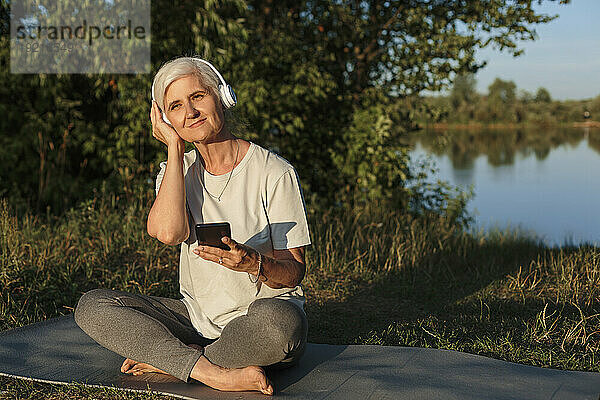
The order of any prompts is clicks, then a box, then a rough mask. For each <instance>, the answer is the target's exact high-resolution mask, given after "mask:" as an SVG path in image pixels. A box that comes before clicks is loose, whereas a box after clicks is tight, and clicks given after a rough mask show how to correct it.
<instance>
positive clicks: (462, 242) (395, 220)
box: [0, 191, 600, 399]
mask: <svg viewBox="0 0 600 400" xmlns="http://www.w3.org/2000/svg"><path fill="white" fill-rule="evenodd" d="M152 196H153V193H152V192H151V191H150V192H148V193H145V194H144V196H143V197H140V198H139V199H137V200H136V201H130V202H128V203H125V202H124V201H122V200H119V199H118V198H115V196H110V195H107V196H104V197H99V198H95V199H92V200H90V201H88V202H85V203H83V204H81V205H80V206H79V207H77V208H76V209H73V210H72V211H71V212H69V213H67V215H65V216H64V217H63V218H60V219H56V220H53V221H50V222H44V221H41V220H40V219H39V218H37V217H35V216H33V215H26V216H23V217H21V218H16V217H15V216H14V213H13V212H12V211H11V210H12V208H11V205H10V204H8V203H7V202H6V201H5V200H2V199H0V227H1V229H2V235H1V236H0V270H1V271H2V274H0V284H1V285H2V287H3V290H2V297H1V300H0V330H6V329H11V328H15V327H18V326H22V325H25V324H29V323H33V322H36V321H40V320H44V319H47V318H51V317H54V316H58V315H65V314H68V313H70V312H72V311H73V307H75V305H76V304H77V300H78V299H79V297H80V296H81V294H82V293H84V292H85V291H88V290H90V289H93V288H96V287H105V288H113V289H121V290H127V291H132V292H139V293H144V294H151V295H158V296H169V297H176V296H177V295H178V283H177V282H178V280H177V276H178V275H177V274H178V270H177V264H178V259H179V252H178V250H179V249H178V247H175V246H166V245H163V244H161V243H159V242H158V241H156V240H155V239H153V238H151V237H149V236H148V235H147V234H146V231H145V218H146V216H147V210H149V205H150V202H151V200H152ZM309 226H310V229H311V238H312V240H313V244H312V246H310V247H309V249H308V251H307V255H306V258H307V265H308V268H307V274H306V277H305V280H304V281H303V287H304V289H305V293H306V297H307V305H306V312H307V315H308V320H309V334H308V339H309V341H311V342H316V343H332V344H380V345H393V346H417V347H434V348H442V349H451V350H459V351H465V352H469V353H473V354H481V355H485V356H488V357H494V358H498V359H502V360H507V361H512V362H518V363H523V364H528V365H536V366H541V367H548V368H559V369H574V370H585V371H600V360H598V358H597V357H596V354H597V352H598V351H599V350H600V333H599V332H598V328H597V327H598V326H599V325H600V317H599V316H600V303H599V300H598V299H600V251H599V249H598V248H595V247H563V248H548V247H545V246H542V245H541V244H539V243H538V242H536V241H535V240H532V239H528V238H525V237H519V236H517V235H515V234H513V233H511V232H502V233H493V234H489V235H483V234H470V233H467V232H465V231H463V230H462V229H460V227H458V226H455V225H452V224H451V223H450V222H449V221H448V220H446V219H445V218H443V217H440V216H422V217H414V216H410V215H407V214H405V213H402V212H399V211H393V210H377V211H373V212H370V213H366V212H355V213H353V214H352V213H346V214H342V215H340V214H336V213H335V212H333V211H328V212H316V211H311V212H309ZM0 385H1V386H2V388H3V392H2V393H0V398H11V399H12V398H32V397H46V398H48V397H53V398H75V399H86V398H90V397H93V398H97V399H113V398H122V399H134V398H135V399H146V398H148V399H149V398H152V399H158V398H162V397H160V396H155V395H140V394H131V393H121V392H113V391H106V390H100V389H92V388H84V387H82V386H64V387H53V386H50V385H43V384H34V383H31V382H21V381H17V380H13V379H9V378H0ZM165 398H166V397H165Z"/></svg>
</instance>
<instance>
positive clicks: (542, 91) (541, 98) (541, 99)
mask: <svg viewBox="0 0 600 400" xmlns="http://www.w3.org/2000/svg"><path fill="white" fill-rule="evenodd" d="M534 101H535V102H536V103H551V102H552V97H551V96H550V92H549V91H548V90H547V89H546V88H543V87H541V88H539V89H538V90H537V92H535V97H534Z"/></svg>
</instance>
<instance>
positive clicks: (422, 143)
mask: <svg viewBox="0 0 600 400" xmlns="http://www.w3.org/2000/svg"><path fill="white" fill-rule="evenodd" d="M411 140H412V141H413V143H412V144H413V146H414V148H413V150H412V152H411V158H412V160H413V161H415V162H417V161H418V160H422V159H423V158H425V157H430V158H431V159H432V160H433V161H434V163H435V165H436V167H437V168H438V169H439V171H438V174H437V175H436V176H435V177H432V179H438V178H439V179H442V180H446V181H448V182H450V183H452V184H454V185H459V186H462V187H464V188H468V187H469V186H470V185H473V186H474V192H475V197H474V199H473V200H472V201H471V203H470V209H471V210H472V211H474V212H475V216H476V220H477V225H478V226H479V227H483V228H489V227H492V226H498V227H500V228H504V227H506V226H510V227H513V228H520V229H522V230H525V231H534V232H535V233H536V234H537V235H538V236H539V237H541V238H543V239H544V240H545V241H546V242H547V243H548V244H552V245H554V244H563V243H565V242H568V243H571V242H573V243H582V242H591V243H595V244H599V243H600V214H599V213H598V212H597V210H598V204H600V185H599V183H600V181H599V179H598V178H599V177H600V130H598V129H595V130H589V129H574V128H562V129H557V128H553V129H538V130H518V129H514V130H482V131H478V132H476V131H456V132H422V133H418V134H415V136H413V137H412V138H411Z"/></svg>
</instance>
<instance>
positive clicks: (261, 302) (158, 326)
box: [75, 289, 307, 394]
mask: <svg viewBox="0 0 600 400" xmlns="http://www.w3.org/2000/svg"><path fill="white" fill-rule="evenodd" d="M75 321H76V322H77V324H78V325H79V326H80V327H81V329H82V330H83V331H84V332H86V333H87V334H88V335H89V336H90V337H91V338H92V339H94V340H95V341H96V342H98V343H99V344H100V345H102V346H104V347H106V348H108V349H110V350H112V351H114V352H115V353H117V354H120V355H122V356H123V357H126V360H125V362H124V363H123V367H122V370H123V371H124V372H136V371H137V372H138V373H141V372H146V371H156V372H163V373H167V374H170V375H173V376H175V377H177V378H179V379H181V380H183V381H185V382H188V381H189V380H190V378H191V379H194V380H198V381H201V382H203V383H205V384H206V385H208V386H211V387H213V388H215V389H219V390H259V391H262V392H263V393H265V394H272V392H273V388H272V386H271V385H270V383H269V381H268V379H267V378H266V375H265V373H264V370H263V369H262V368H261V367H267V366H269V367H274V368H285V367H286V366H289V365H293V364H295V363H296V362H297V361H298V360H299V359H300V357H301V356H302V354H303V353H304V348H305V345H306V333H307V323H306V318H305V316H304V313H303V312H302V311H301V310H299V309H298V308H297V306H295V305H294V304H292V303H290V302H288V301H285V300H281V299H275V298H272V299H258V300H256V301H254V302H253V303H252V304H251V305H250V307H249V309H248V314H247V315H244V316H240V317H238V318H235V319H233V320H232V321H231V322H230V323H229V324H227V326H225V328H224V329H223V332H222V333H221V336H220V337H219V339H217V340H211V339H206V338H203V337H202V336H200V335H199V334H198V333H197V332H196V331H195V329H194V328H193V326H192V324H191V322H190V319H189V315H188V312H187V309H186V307H185V305H184V304H183V302H181V301H180V300H176V299H169V298H164V297H156V296H145V295H139V294H134V293H127V292H122V291H113V290H107V289H95V290H92V291H89V292H87V293H85V294H84V295H83V296H82V297H81V299H80V300H79V303H78V305H77V308H76V309H75Z"/></svg>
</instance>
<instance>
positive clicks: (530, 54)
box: [477, 0, 600, 100]
mask: <svg viewBox="0 0 600 400" xmlns="http://www.w3.org/2000/svg"><path fill="white" fill-rule="evenodd" d="M535 8H536V10H538V12H541V13H543V14H549V15H555V14H558V15H559V17H558V18H557V19H554V20H553V21H551V22H549V23H547V24H543V25H538V26H537V28H536V32H537V35H538V38H537V39H536V40H535V41H534V42H522V43H521V45H520V46H519V48H523V49H525V53H524V54H522V55H521V56H520V57H517V58H514V57H512V56H511V55H508V54H505V53H500V52H499V51H498V50H497V49H496V50H494V49H485V50H482V51H480V52H479V53H478V57H477V59H478V60H479V61H482V60H487V61H488V64H487V66H486V67H485V68H483V69H482V70H480V71H479V72H478V73H477V90H478V91H479V92H480V93H487V91H488V90H487V88H488V86H489V85H490V84H491V83H492V82H493V80H494V79H495V78H496V77H499V78H501V79H504V80H510V81H513V82H515V83H516V85H517V89H518V90H520V89H524V90H527V91H529V92H533V93H534V92H535V91H536V90H537V89H538V88H539V87H545V88H546V89H548V91H549V92H550V94H551V95H552V98H554V99H557V100H565V99H585V98H591V97H596V96H598V95H600V23H599V22H598V21H599V19H600V0H571V3H570V4H563V5H561V4H559V2H558V1H553V2H550V1H544V2H543V3H542V5H541V6H539V5H537V3H536V7H535Z"/></svg>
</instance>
